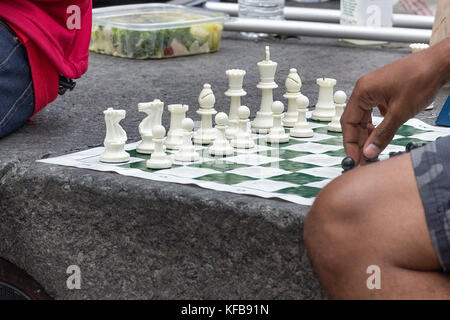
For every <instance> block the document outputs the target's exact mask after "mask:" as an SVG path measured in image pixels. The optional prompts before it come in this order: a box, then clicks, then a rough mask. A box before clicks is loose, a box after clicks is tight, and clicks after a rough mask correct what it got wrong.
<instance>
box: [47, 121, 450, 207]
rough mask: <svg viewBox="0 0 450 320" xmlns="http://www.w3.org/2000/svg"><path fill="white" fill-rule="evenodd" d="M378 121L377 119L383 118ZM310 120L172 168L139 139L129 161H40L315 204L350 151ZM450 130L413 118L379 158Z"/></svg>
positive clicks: (92, 152)
mask: <svg viewBox="0 0 450 320" xmlns="http://www.w3.org/2000/svg"><path fill="white" fill-rule="evenodd" d="M309 115H310V113H308V116H309ZM373 120H374V122H375V124H377V123H379V122H380V121H381V118H377V117H374V119H373ZM310 124H311V127H312V128H313V130H314V136H313V137H312V138H291V140H290V141H289V143H285V144H280V145H270V144H266V143H265V141H264V135H258V134H254V135H253V138H254V140H255V142H256V147H255V148H253V149H247V150H240V149H236V150H235V153H234V155H231V156H228V157H214V156H210V155H209V154H208V152H207V146H196V150H197V151H198V152H199V153H200V155H201V159H200V160H199V161H197V162H190V163H182V162H177V161H174V164H173V167H172V168H170V169H162V170H152V169H148V168H147V167H146V160H148V159H149V157H150V156H149V155H143V154H139V153H137V152H136V150H135V149H136V146H137V145H138V142H136V143H132V144H128V145H126V150H127V151H128V152H129V153H130V154H131V160H130V161H129V162H128V163H125V164H105V163H101V162H100V161H99V159H100V154H101V153H102V152H103V147H99V148H94V149H89V150H86V151H82V152H77V153H73V154H69V155H65V156H61V157H56V158H50V159H44V160H39V161H40V162H45V163H51V164H58V165H64V166H73V167H78V168H86V169H92V170H97V171H112V172H117V173H119V174H122V175H126V176H133V177H139V178H144V179H149V180H157V181H165V182H172V183H180V184H194V185H197V186H200V187H202V188H207V189H212V190H218V191H227V192H233V193H239V194H247V195H254V196H259V197H263V198H278V199H284V200H286V201H290V202H294V203H298V204H303V205H311V204H312V202H313V201H314V198H315V196H316V195H317V193H318V192H319V191H320V189H321V188H323V187H324V186H325V185H326V184H327V183H328V182H330V181H331V180H332V179H333V178H335V177H337V176H339V175H340V174H341V172H342V169H341V165H340V164H341V161H342V158H343V157H345V152H344V148H343V145H342V134H341V133H332V132H328V131H327V124H326V123H319V122H314V121H311V122H310ZM449 134H450V129H448V128H440V127H433V126H430V125H428V124H426V123H424V122H422V121H420V120H417V119H412V120H410V121H408V122H407V123H406V124H405V125H403V126H402V127H401V128H400V130H399V131H398V132H397V135H396V136H395V137H394V139H393V141H392V142H391V144H390V145H389V146H388V147H387V148H386V149H385V150H384V151H383V153H382V155H381V156H380V159H381V160H382V159H383V158H388V154H389V152H391V151H404V149H405V145H406V144H407V143H408V142H410V141H415V142H417V143H428V142H431V141H434V140H435V139H436V138H438V137H440V136H445V135H449ZM168 153H169V154H171V155H173V152H170V151H169V152H168Z"/></svg>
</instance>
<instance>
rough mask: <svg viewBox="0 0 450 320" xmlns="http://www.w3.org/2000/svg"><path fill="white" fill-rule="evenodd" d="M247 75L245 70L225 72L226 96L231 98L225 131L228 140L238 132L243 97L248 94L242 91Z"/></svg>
mask: <svg viewBox="0 0 450 320" xmlns="http://www.w3.org/2000/svg"><path fill="white" fill-rule="evenodd" d="M245 73H246V72H245V70H241V69H230V70H227V71H226V72H225V74H226V75H227V77H228V90H227V91H225V95H226V96H228V97H230V113H229V117H228V127H227V129H226V131H225V133H226V137H227V138H228V139H232V138H233V137H234V136H235V135H236V133H237V131H238V127H239V116H238V109H239V107H240V106H241V97H243V96H245V95H246V94H247V92H245V91H244V89H242V86H243V83H244V76H245Z"/></svg>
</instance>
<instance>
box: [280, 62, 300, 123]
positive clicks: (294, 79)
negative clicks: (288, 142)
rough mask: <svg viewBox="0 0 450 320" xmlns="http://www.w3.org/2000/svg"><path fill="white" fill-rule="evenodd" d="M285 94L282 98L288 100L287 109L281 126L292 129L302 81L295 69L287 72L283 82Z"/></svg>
mask: <svg viewBox="0 0 450 320" xmlns="http://www.w3.org/2000/svg"><path fill="white" fill-rule="evenodd" d="M285 85H286V93H285V94H284V95H283V97H284V98H286V99H288V109H287V111H286V113H285V114H284V118H283V126H285V127H288V128H292V127H293V126H294V125H295V123H296V122H297V118H298V110H297V98H299V97H300V96H301V95H302V94H301V93H300V89H301V88H302V80H301V79H300V76H299V75H298V72H297V69H295V68H292V69H290V70H289V75H288V77H287V78H286V81H285Z"/></svg>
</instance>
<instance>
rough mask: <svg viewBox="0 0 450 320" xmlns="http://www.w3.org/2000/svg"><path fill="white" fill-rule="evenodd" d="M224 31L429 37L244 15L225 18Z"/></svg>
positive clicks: (422, 40) (420, 31) (396, 39)
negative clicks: (244, 16)
mask: <svg viewBox="0 0 450 320" xmlns="http://www.w3.org/2000/svg"><path fill="white" fill-rule="evenodd" d="M224 30H227V31H239V32H243V31H244V32H257V33H270V34H281V35H296V36H311V37H325V38H345V39H361V40H376V41H393V42H409V43H411V42H413V43H414V42H419V43H428V42H429V40H430V37H431V30H423V29H409V28H373V27H361V26H354V25H340V24H331V23H321V22H304V21H289V20H269V19H244V18H231V19H230V20H228V21H225V22H224Z"/></svg>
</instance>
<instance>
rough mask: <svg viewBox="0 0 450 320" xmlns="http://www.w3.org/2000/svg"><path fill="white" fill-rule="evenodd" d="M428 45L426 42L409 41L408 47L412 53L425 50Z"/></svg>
mask: <svg viewBox="0 0 450 320" xmlns="http://www.w3.org/2000/svg"><path fill="white" fill-rule="evenodd" d="M429 47H430V45H429V44H428V43H411V44H410V45H409V48H410V49H411V52H412V53H416V52H420V51H423V50H426V49H428V48H429Z"/></svg>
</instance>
